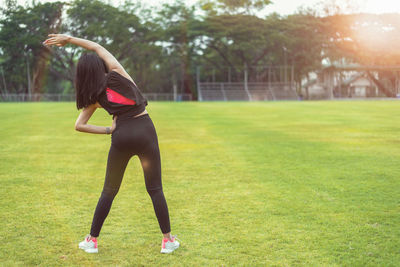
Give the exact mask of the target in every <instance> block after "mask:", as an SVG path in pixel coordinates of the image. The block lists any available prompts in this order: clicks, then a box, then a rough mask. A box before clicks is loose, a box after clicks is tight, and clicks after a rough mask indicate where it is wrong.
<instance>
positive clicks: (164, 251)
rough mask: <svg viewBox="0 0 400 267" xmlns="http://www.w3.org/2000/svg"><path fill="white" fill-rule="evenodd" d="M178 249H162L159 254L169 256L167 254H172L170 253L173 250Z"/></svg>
mask: <svg viewBox="0 0 400 267" xmlns="http://www.w3.org/2000/svg"><path fill="white" fill-rule="evenodd" d="M178 248H179V246H177V247H176V248H174V249H172V250H171V249H165V248H162V249H161V251H160V252H161V253H164V254H169V253H172V252H174V251H175V250H177V249H178Z"/></svg>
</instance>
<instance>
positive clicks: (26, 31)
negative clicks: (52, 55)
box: [0, 2, 63, 93]
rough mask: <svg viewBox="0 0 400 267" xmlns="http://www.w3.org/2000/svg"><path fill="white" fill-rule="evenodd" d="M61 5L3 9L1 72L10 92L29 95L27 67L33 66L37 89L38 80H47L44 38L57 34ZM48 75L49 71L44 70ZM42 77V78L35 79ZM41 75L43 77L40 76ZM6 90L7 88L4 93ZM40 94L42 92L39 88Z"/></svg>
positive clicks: (52, 4) (0, 41)
mask: <svg viewBox="0 0 400 267" xmlns="http://www.w3.org/2000/svg"><path fill="white" fill-rule="evenodd" d="M62 5H63V4H62V3H61V2H54V3H46V4H40V3H39V4H37V5H35V6H33V7H27V8H24V7H22V6H16V5H15V3H14V5H11V8H9V9H3V10H2V12H3V18H2V19H1V20H0V27H1V30H0V49H1V58H2V63H1V68H2V69H3V70H4V76H5V77H4V78H5V83H6V86H7V89H8V90H10V91H9V92H18V93H28V91H27V89H28V79H27V71H28V69H27V64H29V66H30V68H31V69H30V73H31V79H32V82H33V86H35V82H36V81H37V83H41V82H42V81H41V80H40V81H39V80H37V79H44V77H43V72H42V70H44V69H45V68H46V66H45V65H43V64H42V62H43V60H44V61H46V57H47V54H48V52H47V48H46V47H44V46H43V45H42V41H43V37H44V36H47V34H48V33H50V32H53V31H55V29H56V28H57V25H58V23H59V15H60V10H61V8H62ZM44 71H45V70H44ZM35 74H36V75H38V76H40V77H36V76H35ZM39 74H41V75H39ZM4 89H5V88H3V90H4ZM35 89H36V90H37V91H39V90H40V88H35Z"/></svg>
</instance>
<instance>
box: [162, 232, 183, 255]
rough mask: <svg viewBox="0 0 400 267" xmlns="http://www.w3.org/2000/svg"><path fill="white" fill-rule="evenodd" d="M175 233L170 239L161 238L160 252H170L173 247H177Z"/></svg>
mask: <svg viewBox="0 0 400 267" xmlns="http://www.w3.org/2000/svg"><path fill="white" fill-rule="evenodd" d="M177 239H178V238H177V237H176V235H173V236H172V241H170V240H169V239H168V238H163V240H162V243H161V253H171V252H172V251H174V250H175V249H177V248H179V242H178V240H177Z"/></svg>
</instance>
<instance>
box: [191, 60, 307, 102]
mask: <svg viewBox="0 0 400 267" xmlns="http://www.w3.org/2000/svg"><path fill="white" fill-rule="evenodd" d="M203 69H205V72H206V73H203V74H201V73H200V68H197V75H196V76H197V93H198V98H199V101H273V100H298V99H299V96H298V95H297V92H296V89H295V88H296V87H295V83H294V68H293V66H253V67H247V66H244V68H243V69H240V70H237V71H235V73H236V75H235V76H233V77H232V75H231V69H230V68H229V70H228V71H222V72H221V73H222V75H221V74H219V75H218V74H216V71H215V70H211V71H210V70H207V69H206V68H203ZM237 69H238V68H237ZM225 73H228V75H227V77H224V76H225V75H224V74H225ZM216 79H219V80H225V81H218V82H217V81H216ZM226 79H227V80H228V81H226ZM232 80H235V81H234V82H233V81H232Z"/></svg>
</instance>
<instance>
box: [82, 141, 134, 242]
mask: <svg viewBox="0 0 400 267" xmlns="http://www.w3.org/2000/svg"><path fill="white" fill-rule="evenodd" d="M131 156H132V155H131V154H130V153H128V152H125V151H122V150H120V149H118V148H117V147H116V146H114V145H111V147H110V151H109V153H108V160H107V170H106V177H105V181H104V187H103V192H102V193H101V196H100V199H99V201H98V203H97V207H96V211H95V212H94V216H93V221H92V228H91V230H90V235H91V236H92V237H98V236H99V234H100V230H101V227H102V226H103V222H104V220H105V219H106V217H107V215H108V212H109V211H110V208H111V204H112V202H113V200H114V197H115V196H116V195H117V193H118V190H119V187H120V185H121V182H122V177H123V176H124V172H125V169H126V166H127V164H128V162H129V159H130V158H131Z"/></svg>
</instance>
